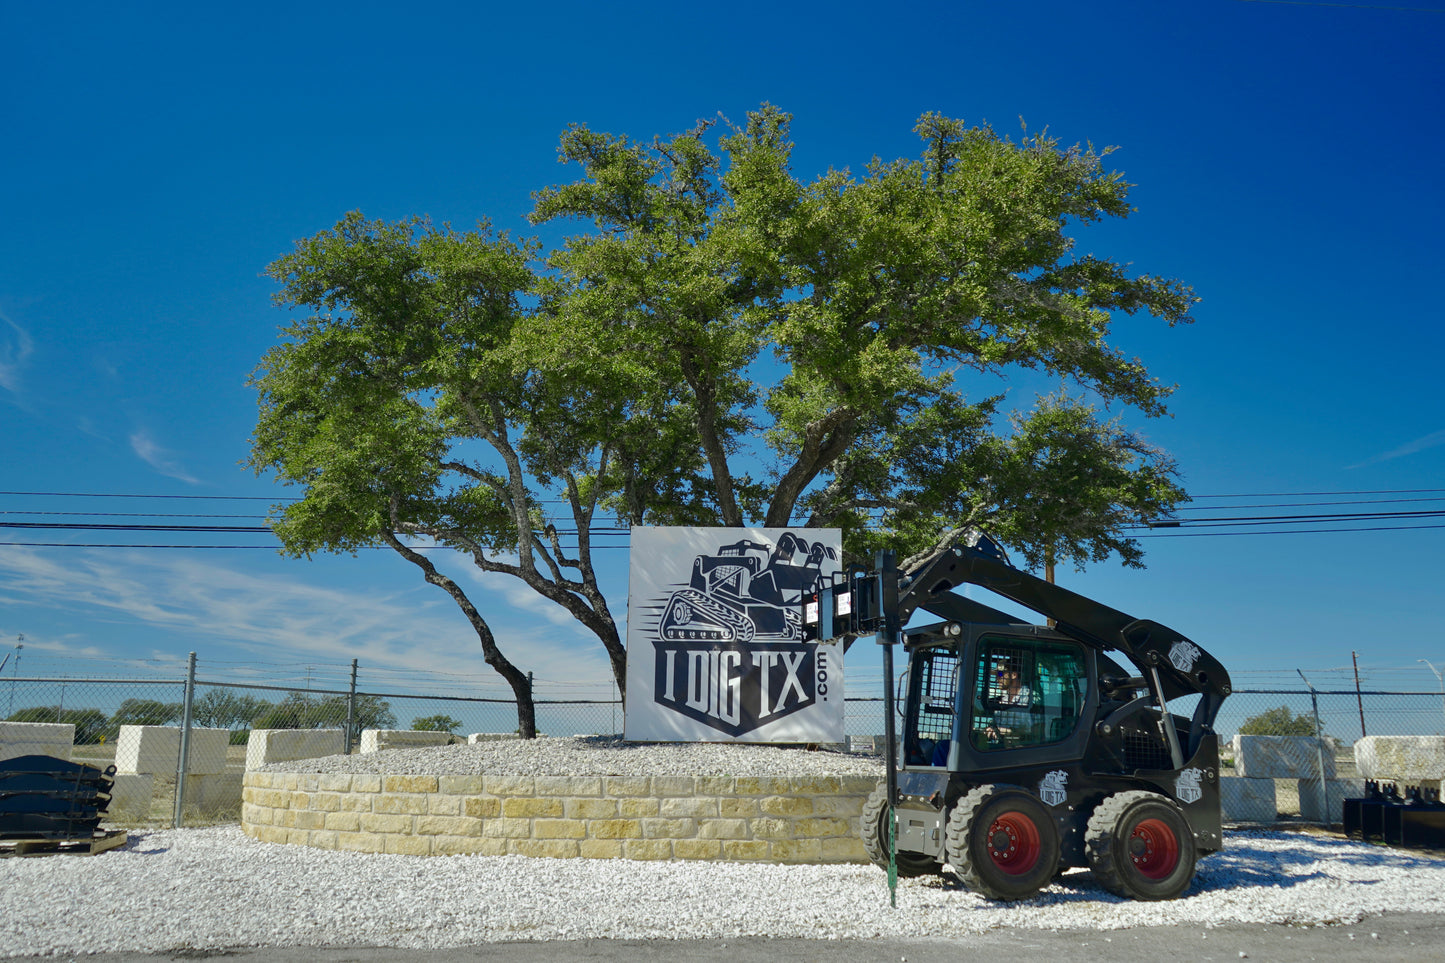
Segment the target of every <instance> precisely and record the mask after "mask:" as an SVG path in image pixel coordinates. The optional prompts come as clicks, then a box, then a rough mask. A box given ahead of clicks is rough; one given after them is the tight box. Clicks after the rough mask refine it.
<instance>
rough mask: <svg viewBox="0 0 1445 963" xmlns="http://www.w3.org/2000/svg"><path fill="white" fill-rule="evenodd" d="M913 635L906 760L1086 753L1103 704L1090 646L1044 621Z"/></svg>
mask: <svg viewBox="0 0 1445 963" xmlns="http://www.w3.org/2000/svg"><path fill="white" fill-rule="evenodd" d="M950 633H954V634H950ZM907 636H908V638H907V642H908V648H909V663H908V671H907V675H906V680H907V681H906V689H905V690H904V692H903V693H901V695H902V704H903V710H904V725H903V740H902V748H901V752H902V759H901V760H900V761H901V762H902V764H903V766H904V767H906V768H926V769H938V770H946V771H949V772H959V771H980V770H988V769H997V768H1007V767H1013V766H1019V765H1035V764H1047V763H1049V762H1050V761H1053V760H1060V761H1062V760H1069V759H1077V758H1079V755H1080V753H1081V751H1082V746H1083V742H1084V741H1085V740H1086V738H1087V735H1088V731H1087V730H1088V728H1089V725H1090V721H1091V720H1092V718H1093V714H1094V712H1095V711H1096V709H1097V706H1098V695H1097V685H1096V678H1097V671H1098V670H1097V667H1096V662H1095V658H1094V655H1095V653H1094V652H1093V650H1091V649H1088V648H1086V647H1085V646H1083V645H1081V644H1080V643H1078V642H1076V641H1074V640H1072V639H1069V638H1067V637H1065V636H1063V635H1060V634H1059V633H1057V632H1053V631H1052V630H1050V629H1047V628H1044V627H1042V626H1028V625H1008V626H984V625H967V624H964V625H959V624H957V623H945V624H943V625H940V626H928V627H925V628H922V629H917V630H910V631H909V632H908V633H907Z"/></svg>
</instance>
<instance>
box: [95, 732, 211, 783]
mask: <svg viewBox="0 0 1445 963" xmlns="http://www.w3.org/2000/svg"><path fill="white" fill-rule="evenodd" d="M230 741H231V733H230V732H229V731H228V730H226V729H197V728H192V729H191V739H190V746H189V750H188V752H187V754H186V771H187V772H191V773H201V774H212V773H218V772H224V771H225V769H226V747H227V746H228V745H230ZM180 759H181V730H180V727H179V726H121V727H120V734H119V735H118V736H117V737H116V741H115V768H116V771H117V772H124V773H147V772H149V773H174V772H175V771H176V769H177V768H178V767H179V766H180Z"/></svg>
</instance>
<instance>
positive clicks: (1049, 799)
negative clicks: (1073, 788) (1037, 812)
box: [1039, 769, 1069, 806]
mask: <svg viewBox="0 0 1445 963" xmlns="http://www.w3.org/2000/svg"><path fill="white" fill-rule="evenodd" d="M1068 791H1069V774H1068V773H1067V772H1064V770H1062V769H1055V770H1054V771H1053V772H1049V773H1045V774H1044V779H1043V781H1042V782H1040V783H1039V798H1040V799H1042V800H1043V801H1044V804H1045V805H1048V806H1062V805H1063V803H1064V800H1065V799H1067V798H1068Z"/></svg>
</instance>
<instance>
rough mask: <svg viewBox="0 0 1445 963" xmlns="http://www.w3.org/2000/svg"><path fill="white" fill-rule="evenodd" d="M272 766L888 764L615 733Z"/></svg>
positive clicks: (838, 771)
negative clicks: (648, 739)
mask: <svg viewBox="0 0 1445 963" xmlns="http://www.w3.org/2000/svg"><path fill="white" fill-rule="evenodd" d="M263 768H265V769H267V770H270V771H272V772H353V773H355V772H363V773H371V772H390V773H401V774H425V775H435V776H468V775H474V774H477V773H494V774H497V775H509V776H685V775H695V776H782V775H786V776H877V777H879V778H882V776H883V762H882V760H881V759H880V758H879V757H877V756H864V755H857V754H854V753H847V752H836V751H830V750H821V751H810V750H808V749H805V748H801V747H785V746H754V745H740V744H725V743H677V742H671V743H652V742H623V741H622V740H621V738H619V737H616V736H573V737H570V738H561V739H556V738H552V739H527V740H520V739H507V740H502V741H498V742H480V743H476V744H474V745H460V746H434V747H429V748H425V749H387V750H385V751H384V752H369V753H364V754H363V753H358V754H356V755H351V756H326V757H323V758H321V759H301V760H298V761H296V762H277V763H272V764H271V765H269V766H265V767H263Z"/></svg>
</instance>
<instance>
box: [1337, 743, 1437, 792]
mask: <svg viewBox="0 0 1445 963" xmlns="http://www.w3.org/2000/svg"><path fill="white" fill-rule="evenodd" d="M1355 768H1356V769H1357V770H1358V771H1359V773H1360V776H1361V777H1362V778H1364V779H1382V780H1386V781H1389V782H1395V783H1400V784H1401V791H1403V790H1404V786H1405V785H1411V786H1415V785H1419V784H1421V783H1427V784H1428V783H1430V782H1431V781H1433V780H1439V779H1442V778H1445V736H1365V737H1364V738H1363V739H1360V740H1359V741H1357V742H1356V743H1355Z"/></svg>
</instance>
